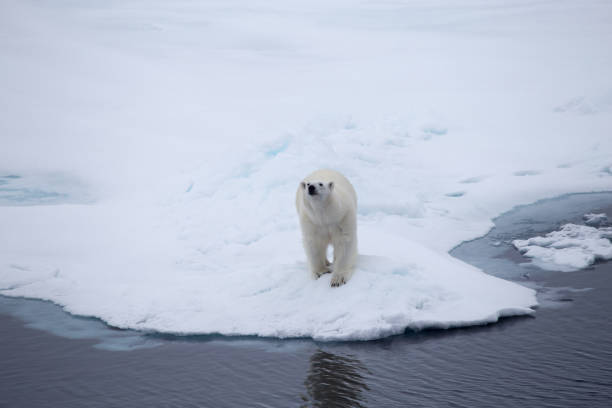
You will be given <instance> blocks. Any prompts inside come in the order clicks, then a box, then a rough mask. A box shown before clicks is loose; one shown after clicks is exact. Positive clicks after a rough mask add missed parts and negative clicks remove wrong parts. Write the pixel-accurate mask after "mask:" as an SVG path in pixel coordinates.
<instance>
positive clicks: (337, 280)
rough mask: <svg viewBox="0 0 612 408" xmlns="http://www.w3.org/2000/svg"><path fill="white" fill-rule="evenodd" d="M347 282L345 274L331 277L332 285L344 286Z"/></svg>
mask: <svg viewBox="0 0 612 408" xmlns="http://www.w3.org/2000/svg"><path fill="white" fill-rule="evenodd" d="M345 283H346V280H345V279H344V276H343V275H332V277H331V287H332V288H337V287H338V286H342V285H344V284H345Z"/></svg>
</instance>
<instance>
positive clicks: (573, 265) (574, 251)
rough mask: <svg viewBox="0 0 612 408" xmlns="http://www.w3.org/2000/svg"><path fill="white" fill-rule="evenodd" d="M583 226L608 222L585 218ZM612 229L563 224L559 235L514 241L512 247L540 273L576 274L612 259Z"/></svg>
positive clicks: (598, 217)
mask: <svg viewBox="0 0 612 408" xmlns="http://www.w3.org/2000/svg"><path fill="white" fill-rule="evenodd" d="M584 219H585V222H587V223H588V222H589V221H591V222H593V220H598V221H597V224H599V223H600V222H602V220H605V219H607V217H606V214H586V215H585V216H584ZM610 239H612V227H601V228H595V227H591V226H588V225H577V224H565V225H563V226H562V227H561V229H560V230H559V231H553V232H550V233H548V234H546V235H545V236H543V237H533V238H529V239H525V240H520V239H517V240H514V241H513V242H512V243H513V245H514V246H515V247H516V249H518V250H519V251H520V252H521V253H522V254H523V255H524V256H527V257H529V258H533V263H534V264H535V265H537V266H539V267H541V268H542V269H547V270H558V271H564V272H570V271H576V270H579V269H583V268H586V267H587V266H590V265H592V264H593V263H595V262H596V261H606V260H609V259H612V242H610Z"/></svg>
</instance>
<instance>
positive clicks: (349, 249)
mask: <svg viewBox="0 0 612 408" xmlns="http://www.w3.org/2000/svg"><path fill="white" fill-rule="evenodd" d="M332 245H333V246H334V271H333V273H332V277H331V286H332V287H337V286H340V285H344V284H345V283H346V282H348V280H349V279H350V278H351V275H352V274H353V267H354V265H355V258H356V256H357V240H356V239H355V238H354V237H351V236H350V235H347V234H342V235H340V236H339V237H337V238H336V239H333V240H332Z"/></svg>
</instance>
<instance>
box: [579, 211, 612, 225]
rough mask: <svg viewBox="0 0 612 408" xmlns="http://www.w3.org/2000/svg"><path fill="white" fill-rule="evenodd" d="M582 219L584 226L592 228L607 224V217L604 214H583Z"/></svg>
mask: <svg viewBox="0 0 612 408" xmlns="http://www.w3.org/2000/svg"><path fill="white" fill-rule="evenodd" d="M582 218H583V219H584V223H585V224H586V225H590V226H592V227H599V226H601V225H604V224H606V223H607V222H608V216H607V215H606V214H605V213H601V214H593V213H591V214H584V216H583V217H582Z"/></svg>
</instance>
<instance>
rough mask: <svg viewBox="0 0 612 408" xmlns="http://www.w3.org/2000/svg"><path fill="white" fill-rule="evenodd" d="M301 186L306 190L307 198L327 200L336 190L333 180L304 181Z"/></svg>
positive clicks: (305, 195) (305, 196)
mask: <svg viewBox="0 0 612 408" xmlns="http://www.w3.org/2000/svg"><path fill="white" fill-rule="evenodd" d="M301 186H302V189H303V190H304V198H305V199H307V200H320V201H325V200H327V198H328V197H329V194H330V193H331V192H332V191H333V190H334V182H333V181H330V182H323V181H314V180H309V181H302V183H301Z"/></svg>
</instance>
